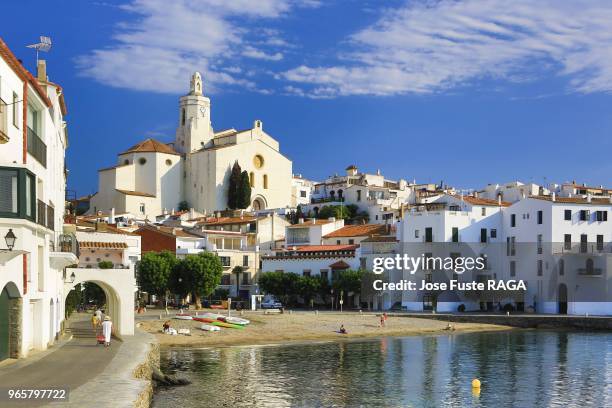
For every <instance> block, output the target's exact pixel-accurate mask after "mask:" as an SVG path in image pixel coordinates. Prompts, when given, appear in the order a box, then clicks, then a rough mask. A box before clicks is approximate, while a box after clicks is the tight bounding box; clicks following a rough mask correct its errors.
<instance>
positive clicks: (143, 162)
mask: <svg viewBox="0 0 612 408" xmlns="http://www.w3.org/2000/svg"><path fill="white" fill-rule="evenodd" d="M146 162H147V159H145V158H144V157H141V158H140V159H138V163H139V164H141V165H144V164H145V163H146Z"/></svg>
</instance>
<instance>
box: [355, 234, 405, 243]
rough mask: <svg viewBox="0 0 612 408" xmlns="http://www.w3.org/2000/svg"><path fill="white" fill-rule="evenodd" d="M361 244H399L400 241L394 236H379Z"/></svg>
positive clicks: (365, 240)
mask: <svg viewBox="0 0 612 408" xmlns="http://www.w3.org/2000/svg"><path fill="white" fill-rule="evenodd" d="M361 242H399V240H398V239H397V238H396V237H393V236H382V235H378V236H373V237H370V238H366V239H364V240H363V241H361Z"/></svg>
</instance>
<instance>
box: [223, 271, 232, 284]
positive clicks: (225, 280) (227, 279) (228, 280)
mask: <svg viewBox="0 0 612 408" xmlns="http://www.w3.org/2000/svg"><path fill="white" fill-rule="evenodd" d="M221 284H222V285H231V276H230V274H229V273H226V274H223V275H221Z"/></svg>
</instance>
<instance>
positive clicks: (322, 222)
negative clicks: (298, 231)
mask: <svg viewBox="0 0 612 408" xmlns="http://www.w3.org/2000/svg"><path fill="white" fill-rule="evenodd" d="M330 222H331V221H330V220H319V219H317V220H315V222H314V223H313V222H312V220H304V222H303V223H302V224H299V223H298V224H293V225H289V226H287V228H310V227H315V226H317V225H325V224H329V223H330Z"/></svg>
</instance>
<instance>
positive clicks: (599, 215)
mask: <svg viewBox="0 0 612 408" xmlns="http://www.w3.org/2000/svg"><path fill="white" fill-rule="evenodd" d="M595 220H597V221H599V222H602V221H608V212H607V211H597V212H596V213H595Z"/></svg>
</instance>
